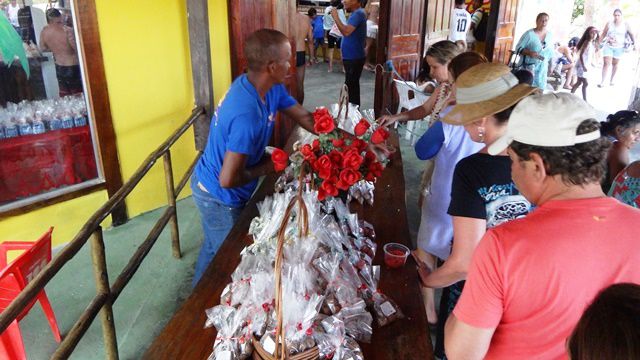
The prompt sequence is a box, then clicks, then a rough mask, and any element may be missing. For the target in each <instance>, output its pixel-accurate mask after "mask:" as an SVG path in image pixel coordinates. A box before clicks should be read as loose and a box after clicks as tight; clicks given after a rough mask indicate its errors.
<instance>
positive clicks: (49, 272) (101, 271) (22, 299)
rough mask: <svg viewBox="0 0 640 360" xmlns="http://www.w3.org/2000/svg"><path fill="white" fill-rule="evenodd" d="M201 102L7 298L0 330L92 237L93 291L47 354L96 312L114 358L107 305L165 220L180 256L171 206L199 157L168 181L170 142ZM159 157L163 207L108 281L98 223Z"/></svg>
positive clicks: (61, 355) (65, 345) (63, 349)
mask: <svg viewBox="0 0 640 360" xmlns="http://www.w3.org/2000/svg"><path fill="white" fill-rule="evenodd" d="M203 113H204V110H203V109H202V108H201V107H198V108H195V109H194V110H193V112H192V113H191V116H190V117H189V119H188V120H187V121H186V122H185V123H184V124H182V126H181V127H180V128H179V129H178V130H176V131H175V132H174V133H173V134H172V135H171V136H170V137H169V138H168V139H167V140H166V141H165V142H164V143H163V144H162V145H160V146H159V147H158V149H156V151H154V152H153V153H152V154H151V155H149V156H148V157H147V159H146V160H145V161H144V163H142V165H141V166H140V167H139V168H138V170H136V172H135V173H134V174H133V176H132V177H131V178H130V179H129V181H127V182H126V183H125V184H124V185H122V187H121V188H120V190H118V192H116V194H115V195H114V196H113V197H111V198H110V199H109V201H107V202H106V203H105V204H104V205H102V206H101V207H100V209H98V210H97V211H96V212H95V213H94V214H93V215H92V216H91V217H90V218H89V220H88V221H87V222H86V223H85V224H84V226H83V227H82V229H80V232H78V234H77V235H76V236H75V237H74V238H73V240H71V242H70V243H68V244H67V245H66V246H65V247H64V248H63V249H62V250H61V251H60V252H59V253H58V254H57V256H55V257H54V258H53V259H52V260H51V262H50V263H49V264H47V266H46V267H45V268H44V269H43V270H42V271H41V272H40V273H39V274H38V275H37V276H36V277H35V278H34V279H33V280H32V281H31V282H30V283H29V284H28V285H27V286H26V287H25V288H24V290H23V291H22V292H21V293H20V294H19V295H18V297H16V299H15V300H14V301H13V302H11V304H10V305H9V306H8V307H7V308H6V309H5V310H4V311H3V312H2V314H0V333H2V332H4V331H5V329H6V328H7V327H8V326H9V325H10V324H11V322H12V321H13V320H15V319H16V318H17V317H18V315H19V314H20V313H21V312H22V311H23V310H24V309H25V307H26V306H27V305H28V304H29V303H30V302H31V300H33V299H35V297H36V296H37V295H38V293H39V292H40V291H41V290H42V289H44V287H45V286H46V285H47V284H48V283H49V281H50V280H51V279H52V278H53V277H54V276H55V275H56V274H57V273H58V271H60V269H62V267H63V266H64V265H65V264H66V263H67V262H68V261H69V260H71V259H72V258H73V257H74V256H75V255H76V254H77V253H78V251H79V250H80V249H81V248H82V247H83V246H84V245H85V244H86V243H87V240H89V239H91V253H92V260H93V271H94V276H95V280H96V292H97V294H96V296H95V297H94V298H93V300H91V302H90V303H89V306H87V308H86V309H85V310H84V312H83V313H82V314H81V315H80V317H79V318H78V320H77V321H76V322H75V324H74V325H73V327H72V328H71V330H70V331H69V332H68V333H67V334H66V336H65V337H64V339H63V340H62V342H61V343H60V346H58V348H57V349H56V351H55V352H54V354H53V355H52V357H51V358H52V359H66V358H68V357H69V355H70V354H71V352H73V350H74V348H75V347H76V345H77V344H78V342H79V341H80V339H81V338H82V336H83V335H84V334H85V332H86V331H87V329H88V328H89V326H90V325H91V323H92V322H93V320H94V319H95V317H96V316H97V315H98V313H100V318H101V322H102V333H103V337H104V343H105V351H106V357H107V358H108V359H118V344H117V340H116V331H115V326H114V321H113V310H112V305H113V303H114V302H115V301H116V300H117V299H118V296H119V295H120V294H121V293H122V290H123V289H124V287H125V286H126V285H127V284H128V283H129V280H131V278H132V277H133V275H134V274H135V272H136V271H137V270H138V268H139V267H140V264H141V263H142V260H144V258H145V257H146V256H147V254H148V253H149V251H150V250H151V248H152V247H153V245H154V244H155V242H156V240H157V239H158V237H159V236H160V233H162V230H164V228H165V226H166V225H167V224H168V223H170V224H171V242H172V252H173V256H174V257H175V258H180V257H181V254H180V235H179V232H178V219H177V212H176V197H177V196H178V194H180V192H181V191H182V189H184V187H185V186H186V185H187V183H188V181H189V178H190V176H191V173H192V172H193V169H194V167H195V165H196V163H197V161H198V159H199V158H200V154H198V156H196V158H195V160H194V161H193V163H192V164H191V166H189V169H188V170H187V171H186V173H185V174H184V175H183V177H182V179H181V180H180V182H179V183H178V186H177V187H174V183H173V169H172V164H171V151H170V149H171V146H172V145H173V144H175V142H176V141H177V140H178V139H180V137H181V136H182V135H183V134H184V133H185V132H186V131H187V130H188V129H189V128H190V127H191V126H192V125H193V124H194V122H195V121H196V120H197V119H198V117H199V116H201V115H203ZM160 158H162V159H163V162H164V174H165V182H166V190H167V199H168V207H167V208H166V210H165V211H164V213H163V214H162V216H161V217H160V219H158V222H157V223H156V224H155V225H154V226H153V228H152V229H151V231H150V232H149V234H148V235H147V237H146V239H145V240H144V242H143V243H142V244H141V245H140V246H139V247H138V249H137V250H136V252H135V253H134V254H133V256H132V257H131V259H130V260H129V263H128V264H127V265H126V266H125V268H124V269H123V270H122V272H121V273H120V275H118V278H117V279H116V281H115V282H114V283H113V285H111V286H109V277H108V273H107V261H106V258H105V251H104V241H103V239H102V227H101V226H100V224H101V223H102V221H103V220H104V219H106V218H107V216H109V215H110V214H111V212H112V211H113V210H114V209H115V208H116V207H117V206H118V205H119V204H121V203H122V202H123V201H124V200H125V198H126V197H127V195H129V194H130V193H131V192H132V191H133V190H134V189H135V188H136V186H137V185H138V184H139V183H140V181H141V180H142V179H143V178H144V176H145V175H146V174H147V173H148V172H149V170H150V169H151V168H152V167H153V165H154V164H155V163H156V161H157V160H158V159H160Z"/></svg>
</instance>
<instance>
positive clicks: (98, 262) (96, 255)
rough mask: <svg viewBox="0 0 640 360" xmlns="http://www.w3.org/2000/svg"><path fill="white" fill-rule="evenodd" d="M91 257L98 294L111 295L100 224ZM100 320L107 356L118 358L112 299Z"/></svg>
mask: <svg viewBox="0 0 640 360" xmlns="http://www.w3.org/2000/svg"><path fill="white" fill-rule="evenodd" d="M91 257H92V260H93V274H94V276H95V279H96V290H97V292H98V295H100V294H105V295H107V297H109V295H110V289H109V273H108V272H107V261H106V257H105V252H104V241H103V239H102V227H101V226H98V228H97V229H96V230H95V231H94V232H93V235H92V236H91ZM100 320H101V322H102V336H103V338H104V348H105V352H106V358H107V359H109V360H118V339H117V338H116V327H115V325H114V322H113V309H112V308H111V300H110V299H108V300H107V302H106V303H105V304H104V306H103V307H102V310H101V311H100Z"/></svg>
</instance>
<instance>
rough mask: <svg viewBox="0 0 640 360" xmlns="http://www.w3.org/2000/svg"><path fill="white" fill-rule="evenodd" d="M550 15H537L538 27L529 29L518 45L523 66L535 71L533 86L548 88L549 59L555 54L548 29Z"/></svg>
mask: <svg viewBox="0 0 640 360" xmlns="http://www.w3.org/2000/svg"><path fill="white" fill-rule="evenodd" d="M548 22H549V15H547V14H546V13H540V14H538V16H537V17H536V27H535V28H533V29H529V30H527V31H526V32H525V33H524V34H522V37H520V40H519V41H518V44H517V45H516V50H518V51H520V53H521V66H522V67H523V68H526V69H527V70H529V71H531V72H532V73H533V86H535V87H538V88H540V89H542V90H545V89H546V88H547V72H548V69H549V60H551V57H552V56H553V42H552V41H553V40H552V38H551V34H550V33H549V32H548V31H547V23H548Z"/></svg>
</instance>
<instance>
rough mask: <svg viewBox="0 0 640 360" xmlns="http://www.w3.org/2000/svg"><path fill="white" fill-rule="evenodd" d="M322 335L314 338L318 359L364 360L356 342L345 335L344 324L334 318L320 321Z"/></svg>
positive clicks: (319, 334)
mask: <svg viewBox="0 0 640 360" xmlns="http://www.w3.org/2000/svg"><path fill="white" fill-rule="evenodd" d="M322 327H323V328H324V330H325V332H324V333H318V334H316V336H315V339H316V343H317V344H318V350H319V352H320V359H332V360H364V355H363V354H362V350H361V349H360V345H358V342H357V341H356V340H354V339H353V338H351V337H350V336H348V335H347V334H346V329H345V325H344V322H343V321H342V320H340V319H339V318H338V317H336V316H330V317H328V318H326V319H324V320H323V321H322Z"/></svg>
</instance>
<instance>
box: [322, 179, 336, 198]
mask: <svg viewBox="0 0 640 360" xmlns="http://www.w3.org/2000/svg"><path fill="white" fill-rule="evenodd" d="M320 189H322V191H324V192H325V193H326V194H327V195H329V196H337V195H338V188H337V187H336V184H334V183H332V182H331V181H328V180H325V181H323V182H322V185H320Z"/></svg>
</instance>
